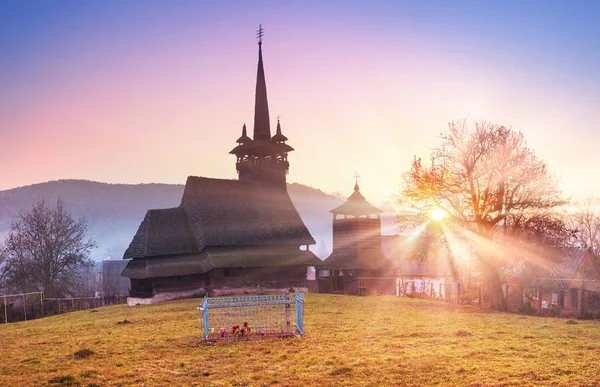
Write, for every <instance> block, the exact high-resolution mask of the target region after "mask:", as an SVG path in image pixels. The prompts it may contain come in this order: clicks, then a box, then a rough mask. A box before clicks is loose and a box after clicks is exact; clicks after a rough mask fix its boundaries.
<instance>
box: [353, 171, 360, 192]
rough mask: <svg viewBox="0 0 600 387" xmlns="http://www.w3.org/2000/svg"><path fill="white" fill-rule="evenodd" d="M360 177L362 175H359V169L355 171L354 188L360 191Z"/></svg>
mask: <svg viewBox="0 0 600 387" xmlns="http://www.w3.org/2000/svg"><path fill="white" fill-rule="evenodd" d="M359 177H360V176H359V175H358V171H357V172H354V190H355V191H358V190H359V188H358V178H359Z"/></svg>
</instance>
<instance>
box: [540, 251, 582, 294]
mask: <svg viewBox="0 0 600 387" xmlns="http://www.w3.org/2000/svg"><path fill="white" fill-rule="evenodd" d="M555 254H558V255H559V256H560V258H561V259H560V260H559V261H558V262H557V263H556V264H555V265H554V266H553V267H548V268H539V269H538V270H537V272H536V276H535V278H534V279H533V284H534V285H536V286H541V287H547V288H555V289H566V288H568V287H569V284H570V282H571V281H572V280H574V279H576V278H577V277H578V274H579V273H578V272H579V269H580V267H581V265H582V263H583V262H584V259H585V258H586V256H587V254H588V250H587V249H585V248H571V249H564V250H556V251H555Z"/></svg>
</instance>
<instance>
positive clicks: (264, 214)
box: [123, 176, 315, 258]
mask: <svg viewBox="0 0 600 387" xmlns="http://www.w3.org/2000/svg"><path fill="white" fill-rule="evenodd" d="M311 244H315V240H314V239H313V237H312V236H311V235H310V233H309V231H308V229H307V228H306V226H305V225H304V223H303V222H302V219H301V218H300V215H299V214H298V212H297V211H296V208H295V207H294V204H293V203H292V201H291V199H290V197H289V195H288V193H287V189H286V187H285V186H284V187H278V186H275V185H265V184H260V183H258V182H251V181H241V180H225V179H211V178H206V177H195V176H190V177H188V180H187V183H186V186H185V191H184V193H183V199H182V201H181V205H180V206H179V207H177V208H170V209H165V210H149V211H148V212H147V213H146V217H145V218H144V220H143V221H142V223H141V224H140V227H139V228H138V231H137V233H136V234H135V236H134V237H133V240H132V241H131V244H130V245H129V248H128V249H127V250H126V251H125V254H124V256H123V258H143V257H155V256H168V255H180V254H194V253H199V252H201V251H202V250H203V249H204V248H205V247H206V246H266V245H294V246H300V245H311Z"/></svg>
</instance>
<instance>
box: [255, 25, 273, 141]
mask: <svg viewBox="0 0 600 387" xmlns="http://www.w3.org/2000/svg"><path fill="white" fill-rule="evenodd" d="M263 34H264V31H263V28H262V24H261V25H260V26H259V27H258V32H257V34H256V36H257V37H258V70H257V72H256V94H255V99H254V139H255V140H269V139H271V123H270V121H269V103H268V101H267V82H266V80H265V69H264V68H263V59H262V37H263Z"/></svg>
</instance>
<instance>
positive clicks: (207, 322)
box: [198, 293, 304, 341]
mask: <svg viewBox="0 0 600 387" xmlns="http://www.w3.org/2000/svg"><path fill="white" fill-rule="evenodd" d="M198 315H199V318H200V330H201V332H202V340H203V341H233V340H245V339H257V338H266V337H291V336H302V335H303V334H304V294H302V293H291V294H279V295H265V296H242V297H222V298H210V297H205V298H204V300H202V301H201V302H200V303H199V305H198Z"/></svg>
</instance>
